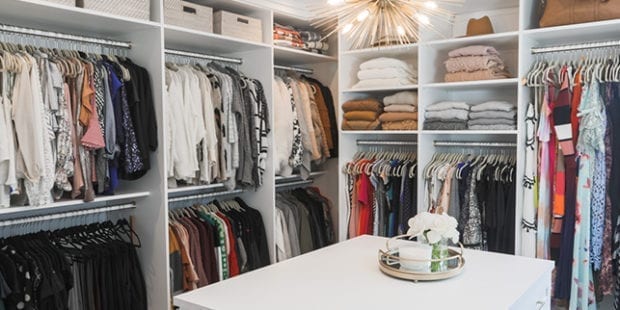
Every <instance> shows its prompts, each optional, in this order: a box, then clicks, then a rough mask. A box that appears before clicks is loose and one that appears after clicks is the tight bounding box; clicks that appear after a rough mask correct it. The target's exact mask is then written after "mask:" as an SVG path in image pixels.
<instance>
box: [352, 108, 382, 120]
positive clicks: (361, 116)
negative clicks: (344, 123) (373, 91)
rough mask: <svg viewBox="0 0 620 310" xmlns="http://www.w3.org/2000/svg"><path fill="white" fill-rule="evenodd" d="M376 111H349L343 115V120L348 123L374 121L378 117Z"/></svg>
mask: <svg viewBox="0 0 620 310" xmlns="http://www.w3.org/2000/svg"><path fill="white" fill-rule="evenodd" d="M379 114H380V113H379V112H377V111H349V112H346V113H345V114H344V118H345V119H346V120H349V121H369V122H372V121H375V120H377V118H378V117H379Z"/></svg>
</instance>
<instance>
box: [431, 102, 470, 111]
mask: <svg viewBox="0 0 620 310" xmlns="http://www.w3.org/2000/svg"><path fill="white" fill-rule="evenodd" d="M444 110H465V111H469V105H468V104H467V103H465V102H463V101H441V102H436V103H433V104H431V105H429V106H428V107H426V111H444Z"/></svg>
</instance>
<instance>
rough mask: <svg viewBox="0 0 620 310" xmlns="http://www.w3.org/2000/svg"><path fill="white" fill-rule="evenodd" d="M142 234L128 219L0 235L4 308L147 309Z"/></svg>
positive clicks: (0, 300)
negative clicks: (140, 253)
mask: <svg viewBox="0 0 620 310" xmlns="http://www.w3.org/2000/svg"><path fill="white" fill-rule="evenodd" d="M33 227H39V225H37V224H34V226H33ZM139 240H140V239H139V237H138V236H137V235H136V233H135V232H134V231H133V229H132V228H131V225H130V224H129V221H127V220H126V219H121V220H118V221H117V222H112V221H103V222H100V223H94V224H92V223H90V224H87V225H81V226H74V227H70V228H63V229H59V230H54V231H39V232H37V233H28V234H25V235H17V236H13V237H9V238H4V239H0V309H7V310H11V309H14V310H15V309H41V310H43V309H49V310H56V309H75V310H80V309H126V310H129V309H147V288H146V283H145V278H144V275H143V273H142V267H141V264H140V261H139V259H138V255H137V251H136V248H137V247H139V246H140V241H139Z"/></svg>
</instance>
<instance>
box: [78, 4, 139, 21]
mask: <svg viewBox="0 0 620 310" xmlns="http://www.w3.org/2000/svg"><path fill="white" fill-rule="evenodd" d="M77 6H79V7H81V8H85V9H90V10H95V11H100V12H105V13H110V14H114V15H121V16H126V17H131V18H137V19H144V20H149V17H150V15H151V1H150V0H78V1H77Z"/></svg>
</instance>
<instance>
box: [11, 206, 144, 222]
mask: <svg viewBox="0 0 620 310" xmlns="http://www.w3.org/2000/svg"><path fill="white" fill-rule="evenodd" d="M135 207H136V204H135V203H129V204H122V205H116V206H109V207H103V208H91V209H86V210H78V211H71V212H64V213H56V214H48V215H40V216H32V217H25V218H18V219H11V220H3V221H0V227H6V226H15V225H23V224H28V223H35V222H46V221H51V220H57V219H63V218H69V217H78V216H84V215H90V214H97V213H107V212H117V211H124V210H128V209H134V208H135Z"/></svg>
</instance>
